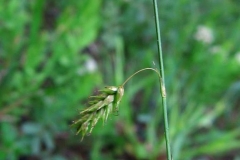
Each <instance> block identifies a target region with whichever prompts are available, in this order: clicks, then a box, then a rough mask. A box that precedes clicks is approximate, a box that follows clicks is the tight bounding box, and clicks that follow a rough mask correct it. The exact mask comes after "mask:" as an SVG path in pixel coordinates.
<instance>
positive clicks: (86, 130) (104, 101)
mask: <svg viewBox="0 0 240 160" xmlns="http://www.w3.org/2000/svg"><path fill="white" fill-rule="evenodd" d="M98 92H99V94H98V95H96V96H90V97H89V101H88V104H89V105H90V106H89V107H88V108H86V109H85V110H83V111H81V112H80V118H79V119H78V120H76V121H73V124H72V125H73V126H76V127H77V133H76V134H79V133H80V132H81V133H82V139H83V138H84V136H85V135H86V134H90V133H91V132H92V129H93V128H94V126H95V125H96V124H97V122H98V120H99V119H101V118H102V119H103V123H105V122H106V120H107V118H108V116H109V114H110V113H112V112H113V113H118V108H119V103H120V101H121V99H122V96H123V94H124V88H123V87H122V86H119V87H116V86H108V87H105V88H104V89H102V90H99V91H98Z"/></svg>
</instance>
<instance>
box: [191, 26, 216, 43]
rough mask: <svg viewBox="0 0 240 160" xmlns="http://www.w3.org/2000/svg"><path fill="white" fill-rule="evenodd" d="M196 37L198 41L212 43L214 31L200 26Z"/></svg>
mask: <svg viewBox="0 0 240 160" xmlns="http://www.w3.org/2000/svg"><path fill="white" fill-rule="evenodd" d="M194 37H195V39H196V40H197V41H201V42H203V43H205V44H210V43H212V42H213V38H214V37H213V33H212V30H211V29H210V28H209V27H206V26H198V27H197V32H196V33H195V35H194Z"/></svg>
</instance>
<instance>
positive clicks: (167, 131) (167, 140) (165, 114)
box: [153, 0, 172, 160]
mask: <svg viewBox="0 0 240 160" xmlns="http://www.w3.org/2000/svg"><path fill="white" fill-rule="evenodd" d="M153 7H154V14H155V24H156V32H157V45H158V58H159V67H160V77H162V78H161V79H160V82H161V92H162V105H163V116H164V129H165V139H166V150H167V159H168V160H172V158H171V147H170V140H169V127H168V116H167V99H166V90H165V82H164V68H163V57H162V45H161V36H160V25H159V18H158V7H157V0H153Z"/></svg>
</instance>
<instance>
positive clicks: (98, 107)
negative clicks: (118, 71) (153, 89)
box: [72, 0, 172, 160]
mask: <svg viewBox="0 0 240 160" xmlns="http://www.w3.org/2000/svg"><path fill="white" fill-rule="evenodd" d="M153 6H154V15H155V24H156V33H157V42H158V43H157V45H158V57H159V67H160V68H159V69H160V71H158V70H157V69H155V68H143V69H141V70H139V71H137V72H135V73H134V74H132V75H131V76H130V77H129V78H127V79H126V80H125V82H123V83H122V85H120V86H107V87H105V88H104V89H102V90H99V91H98V95H96V96H90V97H89V101H88V104H89V107H88V108H86V109H84V110H83V111H81V112H80V118H79V119H77V120H75V121H73V124H72V125H73V126H76V127H77V133H76V134H79V133H80V132H81V133H82V140H83V138H84V136H85V135H86V134H90V133H91V132H92V130H93V128H94V126H95V125H96V124H97V122H98V121H99V119H102V120H103V123H105V122H106V120H107V118H108V117H109V114H110V113H115V114H117V113H118V110H119V104H120V102H121V99H122V97H123V95H124V86H125V84H126V83H127V82H128V81H129V80H130V79H131V78H132V77H133V76H135V75H136V74H138V73H140V72H142V71H147V70H152V71H154V72H155V73H157V75H158V77H159V83H160V92H161V97H162V105H163V116H164V131H165V140H166V151H167V159H168V160H172V159H171V148H170V141H169V127H168V116H167V100H166V89H165V82H164V68H163V56H162V48H161V37H160V25H159V18H158V8H157V1H156V0H153Z"/></svg>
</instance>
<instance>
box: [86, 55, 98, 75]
mask: <svg viewBox="0 0 240 160" xmlns="http://www.w3.org/2000/svg"><path fill="white" fill-rule="evenodd" d="M85 68H86V70H87V72H94V71H96V70H97V63H96V61H95V60H94V59H92V58H89V59H88V60H87V61H86V63H85Z"/></svg>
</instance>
